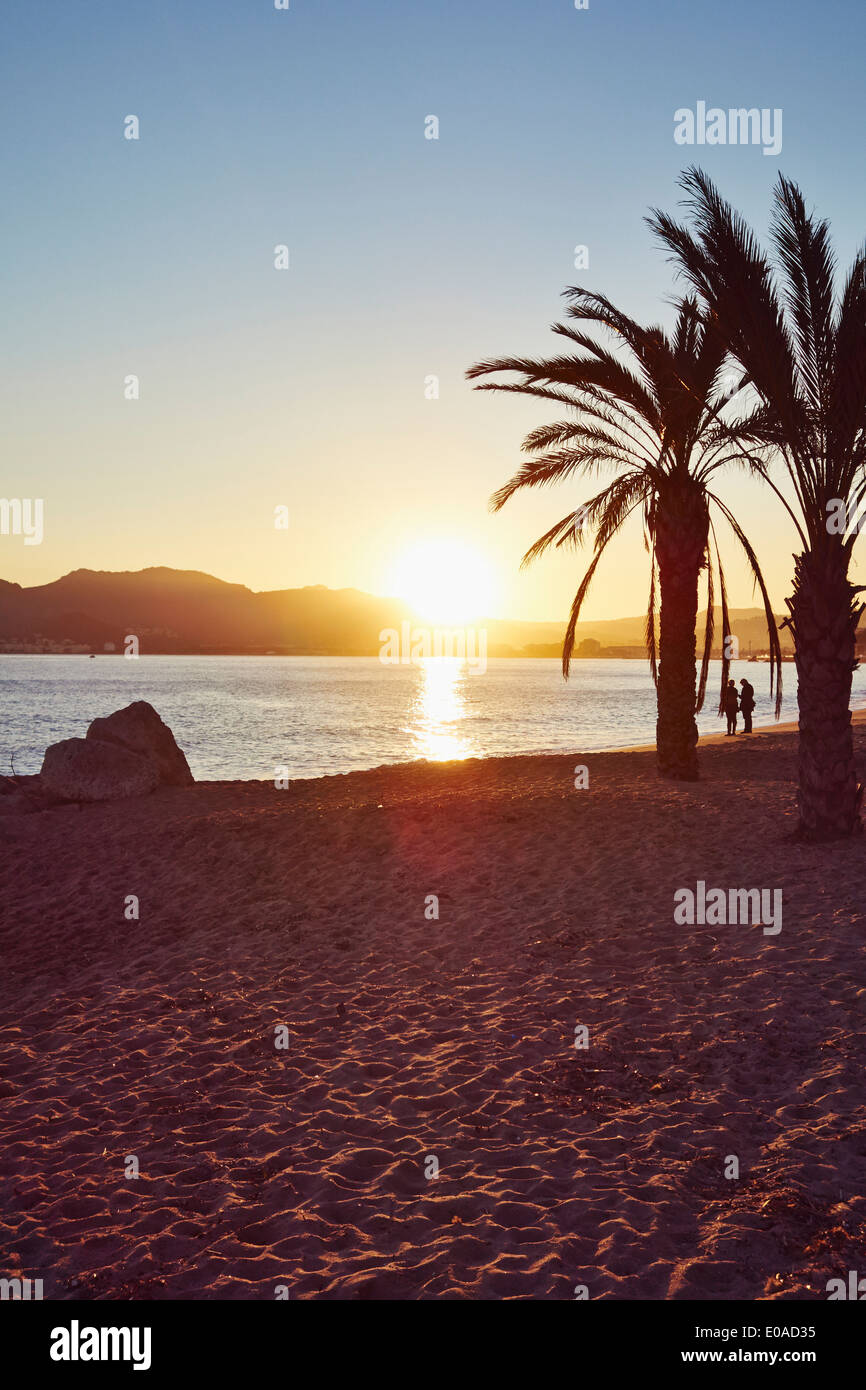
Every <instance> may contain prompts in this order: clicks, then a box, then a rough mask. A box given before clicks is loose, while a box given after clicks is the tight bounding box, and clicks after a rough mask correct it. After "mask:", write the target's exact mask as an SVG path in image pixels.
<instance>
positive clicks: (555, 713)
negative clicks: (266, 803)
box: [0, 655, 866, 780]
mask: <svg viewBox="0 0 866 1390" xmlns="http://www.w3.org/2000/svg"><path fill="white" fill-rule="evenodd" d="M731 674H732V676H733V677H734V679H735V680H737V682H739V680H740V678H741V676H743V675H747V676H748V678H749V679H750V680H751V682H752V684H753V685H754V687H755V695H756V700H757V709H756V711H755V716H754V723H755V726H756V727H757V726H759V725H765V724H772V723H773V722H774V715H773V702H772V700H771V698H770V693H769V666H768V665H767V664H766V663H763V662H751V663H748V662H745V661H739V662H734V663H733V664H732V670H731ZM719 681H720V663H719V662H714V663H713V665H712V669H711V676H710V686H709V690H708V696H707V701H706V705H705V708H704V710H703V711H702V712H701V713H700V714H699V716H698V727H699V729H700V731H701V733H702V734H709V733H719V732H724V727H725V726H724V721H723V720H720V719H719V718H718V716H717V714H716V708H717V704H718V691H719ZM796 685H797V678H796V669H795V667H794V665H793V663H792V662H786V663H785V664H784V666H783V689H784V705H783V711H782V718H783V719H789V720H790V719H796V716H797V692H796ZM132 700H149V701H150V703H151V704H152V705H153V706H154V707H155V709H157V710H158V711H159V714H160V715H161V716H162V718H163V719H164V720H165V722H166V723H167V724H168V725H169V726H170V728H171V729H172V730H173V732H174V735H175V737H176V739H177V741H178V743H179V744H180V746H181V748H183V750H184V752H185V753H186V755H187V758H188V760H189V764H190V767H191V769H192V772H193V775H194V776H195V777H196V778H197V779H204V780H213V779H239V778H260V779H269V780H270V779H273V778H274V777H275V776H276V775H278V774H277V772H276V769H287V775H288V776H289V777H291V778H299V777H322V776H328V775H331V774H334V773H344V772H353V771H356V770H359V769H363V768H371V767H378V766H380V765H381V764H383V763H406V762H412V761H414V760H416V759H422V758H423V759H427V760H429V761H434V762H439V761H444V760H448V759H455V758H491V757H501V756H507V755H509V754H517V753H573V754H581V753H589V752H597V751H598V750H600V749H607V748H623V747H628V746H630V745H633V744H646V743H652V742H653V741H654V738H655V720H656V707H655V691H654V689H653V684H652V677H651V675H650V671H649V666H648V665H647V663H645V662H643V661H614V660H579V661H575V662H574V663H573V665H572V674H571V678H570V680H568V681H565V680H563V677H562V672H561V668H560V664H559V662H558V661H557V660H553V659H551V660H544V659H531V658H527V659H520V658H505V657H503V658H493V659H488V661H487V664H486V669H483V670H482V669H480V667H478V666H475V667H473V666H472V665H471V664H470V663H467V662H465V661H461V660H460V659H459V658H457V657H431V658H428V659H426V660H423V661H421V662H420V663H419V664H417V665H383V664H382V662H381V661H380V660H379V659H378V658H377V657H369V658H367V657H283V656H139V657H138V658H129V657H124V656H121V655H100V656H97V657H95V658H93V659H91V658H90V657H88V656H86V655H39V656H35V655H33V656H29V655H3V656H0V771H2V772H4V773H9V772H11V771H12V770H13V769H14V771H15V772H18V773H32V772H38V771H39V768H40V766H41V763H42V755H43V753H44V751H45V749H46V747H47V746H48V744H50V743H55V742H57V741H58V740H59V739H63V738H73V737H82V736H83V735H84V733H85V732H86V730H87V726H88V724H89V723H90V721H91V720H92V719H95V718H96V717H97V716H99V715H106V714H111V713H112V711H113V710H116V709H119V708H121V707H122V706H123V705H127V704H129V703H130V702H131V701H132ZM864 704H866V671H864V670H863V669H860V670H857V671H856V672H855V673H854V689H853V696H852V706H855V707H856V706H863V705H864ZM280 775H282V774H280Z"/></svg>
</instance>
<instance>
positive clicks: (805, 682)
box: [787, 535, 863, 840]
mask: <svg viewBox="0 0 866 1390" xmlns="http://www.w3.org/2000/svg"><path fill="white" fill-rule="evenodd" d="M855 593H856V590H855V588H854V586H853V585H852V584H851V583H850V582H849V580H848V552H847V551H846V549H845V547H844V545H843V543H842V540H841V538H840V537H838V536H833V535H831V536H828V537H827V540H826V541H824V542H823V543H822V544H821V546H820V547H816V548H814V549H812V550H807V551H805V552H804V553H803V554H802V555H797V556H796V557H795V560H794V591H793V594H792V596H791V598H790V599H788V600H787V604H788V608H789V610H790V614H791V617H790V620H789V626H790V628H791V631H792V633H793V636H794V649H795V659H796V663H797V680H798V686H797V703H798V705H799V709H800V747H799V788H798V791H797V805H798V808H799V812H800V818H799V824H798V827H797V832H798V834H799V835H800V836H802V837H803V838H804V839H808V840H834V839H839V838H840V837H842V836H845V835H852V834H854V833H855V831H858V830H860V829H861V823H860V798H861V789H860V787H859V786H858V784H857V774H856V768H855V764H854V741H853V736H852V732H851V710H850V703H851V676H852V674H853V672H854V670H855V668H856V666H857V661H856V657H855V651H854V641H855V636H856V632H857V623H858V620H859V617H860V614H861V612H862V611H863V610H862V605H858V604H855V602H854V595H855Z"/></svg>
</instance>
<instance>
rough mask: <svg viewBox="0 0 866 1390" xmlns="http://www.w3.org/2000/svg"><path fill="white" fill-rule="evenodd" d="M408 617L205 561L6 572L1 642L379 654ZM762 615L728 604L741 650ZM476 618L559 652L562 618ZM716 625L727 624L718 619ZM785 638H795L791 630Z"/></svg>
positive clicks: (604, 632) (509, 645)
mask: <svg viewBox="0 0 866 1390" xmlns="http://www.w3.org/2000/svg"><path fill="white" fill-rule="evenodd" d="M406 620H408V621H411V622H418V623H421V620H420V619H418V618H417V617H416V615H414V614H413V612H412V610H411V608H410V607H409V605H408V604H406V603H405V602H404V601H402V600H401V599H396V598H386V597H378V596H375V595H372V594H366V593H363V592H362V591H361V590H359V589H329V588H326V587H325V586H324V585H322V584H317V585H311V586H308V587H306V588H301V589H276V590H270V591H264V592H259V593H257V592H255V591H254V590H252V589H249V588H247V586H246V585H245V584H230V583H227V582H226V581H225V580H222V579H216V578H214V576H213V575H210V574H204V573H202V572H201V571H199V570H176V569H170V568H167V567H165V566H159V567H155V568H151V569H144V570H135V571H122V572H112V571H108V570H88V569H79V570H73V571H72V572H71V573H70V574H67V575H64V576H63V577H62V578H61V579H57V580H54V581H53V582H51V583H50V584H38V585H34V586H32V587H28V588H24V587H22V586H21V585H20V584H13V583H9V582H8V581H6V580H0V643H2V644H4V645H6V646H7V647H8V646H10V645H14V644H15V643H28V642H29V643H33V642H36V641H38V640H39V639H40V638H41V639H47V640H48V641H49V642H52V643H62V642H67V643H76V644H82V645H87V646H89V647H91V648H93V650H95V651H102V650H103V649H104V648H105V646H106V644H110V643H113V644H114V645H115V646H116V647H117V648H118V649H119V648H120V646H121V645H122V643H123V639H124V637H125V636H126V635H127V634H128V633H134V634H136V636H137V637H138V638H139V642H140V646H141V650H142V652H153V653H155V652H174V653H190V654H197V653H238V654H246V653H250V654H252V653H261V652H276V653H280V654H285V655H327V656H375V655H377V654H378V652H379V650H380V646H381V643H380V638H379V634H380V632H381V631H382V629H383V628H399V626H400V624H401V623H402V622H404V621H406ZM763 621H764V620H763V616H762V614H761V612H760V610H759V609H757V608H748V609H732V610H731V625H732V630H733V631H734V632H735V633H736V635H737V637H738V639H739V642H740V649H741V652H743V653H745V651H746V650H747V648H748V644H749V642H751V643H752V644H753V646H754V649H755V650H756V651H758V650H763V648H764V647H765V646H766V633H765V631H763V629H762V625H763ZM644 622H645V619H644V617H643V616H638V617H633V618H632V617H628V618H615V619H610V620H606V621H601V622H592V621H587V622H583V623H580V624H579V625H578V630H577V641H578V646H579V644H580V643H581V642H582V641H584V640H586V639H591V640H593V641H597V642H599V643H600V644H601V647H602V648H607V649H610V648H612V649H613V651H612V652H611V654H614V653H615V654H617V655H624V654H626V653H627V649H634V650H633V652H628V654H634V655H637V654H638V653H639V651H640V650H641V649H642V642H643V630H644ZM702 623H703V618H702V617H701V618H700V619H699V624H700V625H702ZM441 626H444V624H443V625H441ZM476 626H477V627H484V628H485V629H486V630H487V643H488V653H489V654H490V655H497V654H500V655H515V656H522V655H533V656H555V655H557V654H558V651H559V647H560V644H561V641H562V635H563V631H564V626H565V625H564V623H558V622H549V623H544V622H540V623H538V622H521V621H511V620H509V619H499V618H489V619H484V620H481V621H479V622H478V623H477V624H476ZM717 627H718V630H719V631H721V622H720V621H719V623H718V625H717ZM782 637H783V644H784V645H786V646H788V647H789V646H790V642H789V641H786V640H785V639H786V638H787V632H783V634H782Z"/></svg>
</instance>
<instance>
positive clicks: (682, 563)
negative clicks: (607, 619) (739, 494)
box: [655, 478, 708, 782]
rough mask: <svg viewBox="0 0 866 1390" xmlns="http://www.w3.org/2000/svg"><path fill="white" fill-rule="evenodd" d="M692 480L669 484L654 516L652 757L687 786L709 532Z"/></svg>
mask: <svg viewBox="0 0 866 1390" xmlns="http://www.w3.org/2000/svg"><path fill="white" fill-rule="evenodd" d="M691 482H692V480H691V478H689V479H688V480H687V481H686V483H685V485H683V481H682V479H677V480H676V485H674V480H671V487H670V489H666V491H667V496H663V497H660V498H659V502H658V507H657V511H656V517H655V523H656V524H655V549H656V558H657V560H658V567H659V592H660V598H661V603H660V608H661V612H660V617H659V670H658V720H657V722H656V758H657V764H658V770H659V773H660V775H661V776H662V777H671V778H676V779H677V780H679V781H686V782H695V781H697V778H698V751H697V747H698V726H697V724H696V723H695V704H696V701H697V667H696V660H695V657H696V651H695V623H696V621H697V616H698V580H699V578H700V573H701V569H702V568H703V564H704V553H705V550H706V544H707V531H708V516H707V506H706V498H705V497H704V495H703V493H702V492H701V491H700V489H698V488H696V487H692V486H690V484H691Z"/></svg>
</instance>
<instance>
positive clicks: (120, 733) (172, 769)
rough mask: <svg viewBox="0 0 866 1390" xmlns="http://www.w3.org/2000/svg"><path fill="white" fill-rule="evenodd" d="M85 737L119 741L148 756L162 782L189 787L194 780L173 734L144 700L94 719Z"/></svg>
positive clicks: (171, 785) (107, 741)
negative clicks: (102, 717)
mask: <svg viewBox="0 0 866 1390" xmlns="http://www.w3.org/2000/svg"><path fill="white" fill-rule="evenodd" d="M87 737H88V739H93V740H95V741H96V742H98V743H119V744H120V745H121V746H122V747H124V748H129V749H131V751H132V752H133V753H139V754H140V755H141V756H142V757H145V758H147V759H148V760H149V761H150V762H152V763H153V764H154V765H155V767H156V769H157V771H158V773H159V779H158V780H159V782H160V783H161V784H162V785H164V786H168V787H188V786H189V785H190V784H191V783H192V781H193V780H194V779H193V775H192V773H191V772H190V770H189V763H188V762H187V760H186V758H185V756H184V754H183V752H182V751H181V749H180V748H178V746H177V743H176V742H175V738H174V734H173V733H172V732H171V729H170V728H169V727H168V725H167V724H164V723H163V721H162V720H161V719H160V717H159V715H158V714H157V712H156V710H155V709H154V707H153V705H149V704H148V703H147V701H146V700H136V701H135V703H134V704H132V705H127V706H126V709H119V710H115V712H114V714H109V715H108V716H107V717H106V718H105V719H94V721H93V723H92V724H91V726H90V728H89V729H88V730H87Z"/></svg>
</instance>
